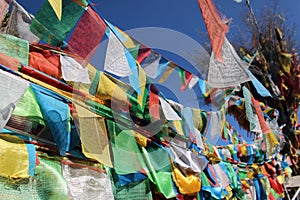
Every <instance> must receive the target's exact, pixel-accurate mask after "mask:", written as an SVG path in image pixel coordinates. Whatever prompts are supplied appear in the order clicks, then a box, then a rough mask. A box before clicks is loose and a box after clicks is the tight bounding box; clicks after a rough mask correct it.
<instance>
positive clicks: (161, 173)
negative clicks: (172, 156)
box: [142, 145, 176, 199]
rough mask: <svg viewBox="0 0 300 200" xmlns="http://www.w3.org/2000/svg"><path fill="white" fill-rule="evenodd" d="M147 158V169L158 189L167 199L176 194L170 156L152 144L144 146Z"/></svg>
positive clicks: (145, 158)
mask: <svg viewBox="0 0 300 200" xmlns="http://www.w3.org/2000/svg"><path fill="white" fill-rule="evenodd" d="M142 152H143V158H144V160H145V164H146V166H145V171H146V172H147V174H148V177H149V179H150V180H151V182H153V183H154V185H155V186H156V188H157V190H158V191H159V192H160V193H162V194H163V195H164V196H165V197H166V198H167V199H170V198H173V197H175V196H176V194H175V192H174V189H173V180H172V172H171V166H170V160H169V156H168V154H167V152H166V151H164V150H163V149H162V148H155V147H152V146H149V145H148V146H147V147H146V148H145V147H142Z"/></svg>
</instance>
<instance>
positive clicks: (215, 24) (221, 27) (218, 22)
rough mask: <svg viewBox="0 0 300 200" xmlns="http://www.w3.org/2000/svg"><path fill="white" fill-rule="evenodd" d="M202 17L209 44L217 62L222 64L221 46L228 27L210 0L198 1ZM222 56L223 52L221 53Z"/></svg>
mask: <svg viewBox="0 0 300 200" xmlns="http://www.w3.org/2000/svg"><path fill="white" fill-rule="evenodd" d="M198 4H199V6H200V9H201V12H202V17H203V20H204V22H205V25H206V29H207V32H208V36H209V39H210V43H211V46H212V49H213V53H214V54H215V56H216V58H217V60H218V61H219V62H223V58H222V46H223V43H224V38H225V35H226V33H227V31H228V26H227V25H226V24H225V23H224V22H223V21H222V19H221V18H220V16H219V15H218V11H217V9H216V7H215V6H214V4H213V1H212V0H198ZM223 54H224V52H223Z"/></svg>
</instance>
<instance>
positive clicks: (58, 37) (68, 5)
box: [30, 0, 84, 46]
mask: <svg viewBox="0 0 300 200" xmlns="http://www.w3.org/2000/svg"><path fill="white" fill-rule="evenodd" d="M83 12H84V8H83V7H82V6H80V5H78V4H77V3H75V2H74V1H73V0H63V1H62V16H61V20H59V19H58V18H57V16H56V14H55V12H54V10H53V8H52V6H51V5H50V3H49V1H45V3H44V4H43V6H42V8H41V9H40V10H39V11H38V12H37V14H36V15H35V18H34V19H33V20H32V23H31V26H30V30H31V32H32V33H33V34H35V35H36V36H38V37H39V38H40V39H42V40H43V41H44V42H47V43H48V44H50V45H51V46H60V45H61V43H62V41H64V40H65V38H66V37H67V35H68V33H69V32H70V31H71V30H72V28H73V27H74V26H75V24H76V22H77V21H78V19H79V18H80V16H81V15H82V13H83Z"/></svg>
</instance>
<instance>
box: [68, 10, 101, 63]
mask: <svg viewBox="0 0 300 200" xmlns="http://www.w3.org/2000/svg"><path fill="white" fill-rule="evenodd" d="M105 30H106V24H105V23H104V21H103V20H102V19H101V17H100V16H99V15H98V14H97V13H96V12H95V11H94V10H93V8H92V7H90V6H88V9H87V11H86V12H85V13H84V14H83V16H82V17H81V19H80V20H79V22H78V25H77V26H76V28H75V30H74V32H73V33H72V35H71V38H70V40H69V42H68V45H67V50H68V51H70V52H72V53H75V54H77V55H79V56H80V57H81V58H83V59H85V61H86V63H88V62H90V61H91V59H92V57H93V55H94V54H95V52H96V50H97V47H98V45H99V44H100V42H101V40H102V38H103V35H104V33H105Z"/></svg>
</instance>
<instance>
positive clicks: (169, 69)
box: [159, 62, 177, 83]
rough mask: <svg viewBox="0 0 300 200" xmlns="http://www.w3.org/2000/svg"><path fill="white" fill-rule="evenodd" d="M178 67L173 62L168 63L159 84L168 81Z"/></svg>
mask: <svg viewBox="0 0 300 200" xmlns="http://www.w3.org/2000/svg"><path fill="white" fill-rule="evenodd" d="M176 67H177V65H175V64H174V63H173V62H170V63H168V65H167V67H166V69H165V71H164V73H163V75H162V76H161V78H160V79H159V83H163V82H165V81H166V80H167V78H168V77H169V76H170V75H171V74H172V72H173V71H174V70H175V69H176Z"/></svg>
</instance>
